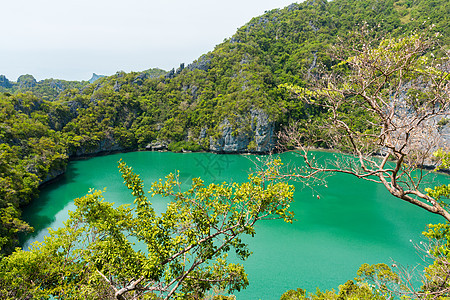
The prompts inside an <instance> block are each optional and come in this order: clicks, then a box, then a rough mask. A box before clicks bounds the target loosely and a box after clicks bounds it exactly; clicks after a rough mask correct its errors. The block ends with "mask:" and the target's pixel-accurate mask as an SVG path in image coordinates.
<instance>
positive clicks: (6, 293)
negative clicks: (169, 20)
mask: <svg viewBox="0 0 450 300" xmlns="http://www.w3.org/2000/svg"><path fill="white" fill-rule="evenodd" d="M279 165H280V162H279V161H274V162H273V163H270V164H268V165H267V169H264V170H262V171H261V172H258V173H257V174H251V175H249V178H248V179H249V180H248V181H247V182H244V183H232V184H227V183H222V184H210V185H208V186H206V185H205V184H204V183H203V181H202V180H201V179H199V178H195V179H193V180H192V185H191V187H190V188H189V189H188V190H186V191H183V192H181V191H180V185H181V183H180V181H179V178H178V176H177V175H174V174H170V175H168V176H167V177H166V180H165V181H163V180H160V181H157V182H155V183H153V185H152V188H151V191H150V192H149V193H152V196H155V195H158V196H162V197H170V198H171V199H172V201H171V202H170V203H169V204H168V206H167V209H166V211H165V212H164V213H162V214H158V213H157V212H155V210H154V209H153V206H152V203H151V202H150V201H149V199H148V198H147V197H146V196H145V194H146V193H145V192H144V190H143V181H142V180H141V179H140V178H139V175H137V174H135V173H133V171H132V169H131V168H130V167H128V166H127V165H126V164H125V163H123V162H120V163H119V168H120V171H121V173H122V177H123V178H124V183H125V184H126V186H127V187H128V188H129V189H130V190H131V194H132V195H133V197H134V199H135V200H134V205H133V206H128V205H127V206H119V207H117V208H115V207H113V204H112V203H109V202H107V201H105V200H104V199H103V196H102V192H101V191H91V192H90V193H89V194H88V195H86V196H84V197H82V198H79V199H76V200H75V204H76V206H77V209H76V211H74V212H72V213H71V215H70V218H69V220H68V221H67V222H66V224H65V227H64V228H60V229H58V230H56V231H51V235H50V236H49V237H47V238H46V239H45V241H44V242H43V243H35V244H34V245H33V249H31V250H29V251H23V250H20V251H16V252H14V253H13V254H12V255H10V256H8V257H6V258H4V259H3V260H2V261H1V262H0V297H1V298H2V299H54V298H51V297H55V298H57V299H131V298H128V297H132V298H133V299H169V298H170V297H174V298H176V299H202V298H203V297H204V296H205V294H206V292H209V291H211V290H212V289H213V288H218V289H219V290H223V291H227V292H228V293H230V292H233V291H236V290H237V291H239V290H240V289H242V288H245V287H246V286H247V285H248V280H247V275H246V274H245V272H244V269H243V266H242V265H240V264H235V263H229V262H228V261H227V253H228V252H229V251H231V250H233V251H234V252H235V253H236V254H237V256H238V257H239V258H241V259H243V260H245V259H246V258H247V257H248V256H249V255H250V251H249V249H248V248H247V245H246V243H244V242H243V241H242V236H244V235H250V236H253V235H254V234H255V223H256V222H259V221H262V220H271V219H283V220H285V221H286V222H292V219H293V214H292V213H291V212H289V211H288V209H289V205H290V203H291V201H292V199H293V191H294V188H293V186H291V185H289V184H287V183H285V182H277V181H275V180H271V179H270V178H273V176H272V175H274V174H276V172H277V167H278V166H279ZM138 249H139V250H138ZM157 297H158V298H157Z"/></svg>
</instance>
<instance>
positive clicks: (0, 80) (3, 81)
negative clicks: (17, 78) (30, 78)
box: [0, 75, 12, 89]
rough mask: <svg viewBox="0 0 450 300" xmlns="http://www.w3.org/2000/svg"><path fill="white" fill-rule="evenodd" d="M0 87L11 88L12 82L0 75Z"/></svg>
mask: <svg viewBox="0 0 450 300" xmlns="http://www.w3.org/2000/svg"><path fill="white" fill-rule="evenodd" d="M0 87H4V88H7V89H9V88H11V87H12V84H11V82H10V81H9V80H8V78H6V76H5V75H0Z"/></svg>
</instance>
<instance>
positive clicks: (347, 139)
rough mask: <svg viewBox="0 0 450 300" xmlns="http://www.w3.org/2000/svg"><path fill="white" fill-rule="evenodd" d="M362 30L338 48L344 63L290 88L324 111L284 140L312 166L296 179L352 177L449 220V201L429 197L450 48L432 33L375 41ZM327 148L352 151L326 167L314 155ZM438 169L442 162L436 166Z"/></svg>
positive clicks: (288, 132)
mask: <svg viewBox="0 0 450 300" xmlns="http://www.w3.org/2000/svg"><path fill="white" fill-rule="evenodd" d="M371 34H372V33H371V32H369V31H367V30H366V29H365V28H363V30H362V32H358V33H356V34H354V35H353V36H352V37H351V38H348V39H346V41H345V43H344V42H342V43H340V44H338V45H336V47H334V48H333V51H332V54H333V57H334V58H335V59H336V60H337V64H336V65H335V66H334V68H333V69H332V70H331V71H328V70H325V69H322V70H320V71H319V73H318V74H316V78H315V79H314V78H311V86H310V87H308V88H302V87H297V86H292V85H284V87H286V88H288V89H289V90H291V91H292V92H293V93H295V94H296V95H297V96H298V97H299V99H302V100H303V101H305V102H307V103H309V104H310V105H317V106H319V107H321V108H322V109H323V111H324V114H323V115H322V116H321V117H320V118H317V119H316V120H313V121H311V122H308V124H301V126H299V125H298V124H294V125H291V126H290V127H289V128H286V130H285V131H284V132H283V133H282V134H281V135H280V137H281V141H282V142H284V144H285V145H286V144H289V145H291V146H294V147H295V148H297V150H298V151H299V153H300V154H301V155H302V157H303V159H304V161H305V163H306V166H307V167H306V168H299V169H298V170H297V171H296V172H295V173H294V174H291V175H290V176H289V177H291V178H308V177H314V176H318V174H321V173H322V174H323V173H347V174H352V175H354V176H356V177H358V178H362V179H365V180H370V181H375V182H378V183H381V184H383V185H384V186H385V187H386V189H387V190H388V191H389V192H390V193H391V194H392V195H394V196H395V197H397V198H400V199H402V200H404V201H407V202H409V203H411V204H413V205H416V206H419V207H421V208H423V209H425V210H427V211H429V212H432V213H434V214H438V215H440V216H442V217H444V218H445V219H446V220H447V221H450V213H449V211H448V208H447V204H446V203H445V202H444V201H443V199H444V198H443V197H441V198H437V197H434V196H433V194H432V193H427V192H425V188H426V187H429V186H430V185H429V182H426V181H425V177H426V175H427V174H428V173H429V172H428V171H425V170H423V169H418V167H419V168H420V167H423V166H425V165H427V164H430V163H431V161H430V159H431V157H432V153H433V152H434V151H436V150H437V149H438V148H439V147H446V146H448V144H442V143H441V141H442V138H441V132H440V128H441V126H440V125H441V124H443V123H445V122H443V121H442V120H445V118H446V117H448V116H449V114H450V112H449V106H450V100H449V97H450V93H449V87H450V84H449V81H450V74H449V68H450V63H449V60H448V59H449V51H448V50H445V49H444V50H442V49H441V48H439V47H437V46H438V45H437V43H436V41H435V40H434V39H432V38H428V37H427V36H426V35H425V34H423V35H420V34H412V35H410V36H406V37H403V38H400V39H391V38H385V39H381V40H376V39H370V38H369V36H370V35H371ZM317 144H320V145H322V146H325V147H328V148H330V149H334V150H338V151H342V152H345V153H350V154H353V157H354V159H352V158H348V157H344V158H343V159H336V160H335V161H333V162H329V163H328V164H319V163H318V162H317V161H316V160H314V156H313V155H312V154H311V153H309V148H310V146H314V145H317ZM434 163H435V164H437V165H439V164H440V162H439V160H437V161H435V162H434Z"/></svg>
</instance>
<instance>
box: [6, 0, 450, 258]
mask: <svg viewBox="0 0 450 300" xmlns="http://www.w3.org/2000/svg"><path fill="white" fill-rule="evenodd" d="M449 15H450V4H449V2H448V1H446V0H415V1H412V0H401V1H396V0H387V1H378V2H373V1H370V0H361V1H358V0H335V1H331V2H326V1H318V0H314V1H306V2H303V3H299V4H292V5H290V6H288V7H286V8H283V9H275V10H272V11H268V12H266V13H265V14H264V15H262V16H259V17H255V18H254V19H252V20H251V21H250V22H249V23H247V24H246V25H244V26H243V27H241V28H239V29H238V30H237V32H236V33H235V34H234V35H233V36H232V37H230V38H228V39H226V40H225V41H224V42H223V43H221V44H220V45H217V46H216V48H215V49H214V50H212V51H211V52H209V53H206V54H204V55H203V56H201V57H200V58H198V59H197V60H196V61H194V62H192V63H189V64H186V65H185V64H182V65H180V67H179V68H177V69H173V70H171V71H170V72H167V73H166V72H164V71H162V70H159V69H150V70H148V71H146V72H139V73H137V72H132V73H124V72H118V73H117V74H115V75H113V76H109V77H102V78H99V79H98V80H96V81H95V82H93V83H89V82H66V81H62V80H50V79H49V80H44V81H40V82H36V80H35V79H34V78H33V77H32V76H31V75H25V76H21V77H20V78H19V80H18V82H17V83H14V82H10V81H9V80H7V79H6V78H5V77H4V76H3V77H0V91H1V92H3V93H2V94H0V110H1V115H0V119H1V127H0V142H1V144H0V149H1V150H0V157H1V159H0V172H1V177H0V209H1V214H0V215H1V223H2V224H1V227H0V231H1V232H0V235H1V240H0V246H1V248H2V252H3V253H10V252H11V251H12V250H13V248H14V247H15V246H17V234H18V233H19V232H24V231H27V230H30V228H29V227H28V226H27V225H26V224H24V223H23V222H22V221H20V206H21V205H24V204H26V203H28V202H29V201H30V200H32V199H33V198H34V197H35V196H36V195H37V192H38V186H39V184H40V183H42V182H44V181H46V180H48V179H49V178H53V177H54V176H56V175H57V174H58V173H60V172H63V171H64V167H65V164H66V163H67V160H68V159H70V158H71V157H76V156H84V155H94V154H97V153H100V152H105V151H125V150H137V149H146V148H147V149H149V148H150V149H151V148H153V149H160V148H164V147H167V148H168V149H169V150H172V151H181V150H194V151H199V150H205V151H214V152H219V153H228V152H269V151H272V150H273V149H274V146H275V144H276V140H275V135H276V132H277V130H278V129H279V128H280V126H281V124H288V123H289V122H292V121H300V122H307V121H308V119H310V118H320V115H321V111H320V109H318V108H315V107H310V106H308V105H305V104H304V103H303V102H300V101H298V100H297V99H295V98H293V97H291V96H290V93H289V92H288V91H287V90H286V89H284V88H282V87H280V84H285V83H287V84H295V85H297V86H300V87H301V86H304V85H305V83H306V82H307V81H308V78H309V76H312V75H313V74H314V69H315V67H316V66H317V65H318V64H323V65H325V66H327V67H331V65H332V64H333V61H332V60H331V58H330V56H329V55H328V54H327V53H328V48H329V46H330V45H332V44H333V43H334V42H335V41H336V39H337V37H338V36H339V37H343V38H345V37H346V35H347V34H348V32H349V31H351V30H353V29H355V28H358V27H360V26H361V25H362V24H363V23H367V24H368V26H369V27H371V28H374V29H376V31H375V32H376V33H377V34H379V35H384V36H385V35H388V34H391V35H392V36H393V37H396V36H400V35H402V34H404V33H410V32H411V31H414V30H421V29H423V28H426V27H428V26H429V25H430V24H435V25H436V26H435V27H434V28H433V29H432V33H433V32H440V33H441V37H442V38H441V44H442V45H448V43H449V25H448V24H449V17H448V16H449ZM362 117H363V116H362Z"/></svg>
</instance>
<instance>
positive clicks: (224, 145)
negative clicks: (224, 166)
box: [209, 109, 276, 153]
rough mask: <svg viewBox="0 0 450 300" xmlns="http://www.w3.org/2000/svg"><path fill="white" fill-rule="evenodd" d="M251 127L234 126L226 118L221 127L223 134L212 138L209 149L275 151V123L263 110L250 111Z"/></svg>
mask: <svg viewBox="0 0 450 300" xmlns="http://www.w3.org/2000/svg"><path fill="white" fill-rule="evenodd" d="M250 124H251V127H250V129H243V128H234V127H233V126H232V124H231V123H230V122H229V121H228V119H225V120H224V121H223V122H222V124H221V125H220V127H219V128H221V136H220V137H219V138H218V139H216V140H215V139H214V138H212V137H211V138H210V148H209V150H210V151H212V152H216V153H243V152H253V153H267V152H271V151H273V149H274V147H275V143H276V137H275V124H274V122H271V121H270V120H269V117H268V115H267V114H266V113H265V112H264V111H262V110H256V109H255V110H252V111H251V112H250Z"/></svg>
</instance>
